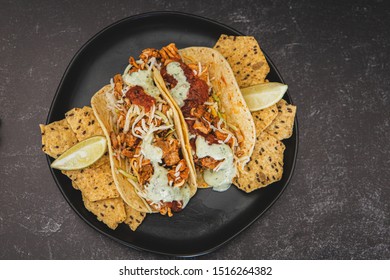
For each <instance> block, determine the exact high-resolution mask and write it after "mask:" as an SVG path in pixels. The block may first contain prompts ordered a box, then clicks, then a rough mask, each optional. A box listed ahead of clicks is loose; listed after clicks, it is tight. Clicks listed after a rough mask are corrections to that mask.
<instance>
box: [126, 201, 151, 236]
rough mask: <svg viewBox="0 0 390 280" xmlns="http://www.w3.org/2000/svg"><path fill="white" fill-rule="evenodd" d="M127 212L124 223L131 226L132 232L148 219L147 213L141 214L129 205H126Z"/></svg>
mask: <svg viewBox="0 0 390 280" xmlns="http://www.w3.org/2000/svg"><path fill="white" fill-rule="evenodd" d="M124 205H125V210H126V220H125V221H124V223H125V224H127V225H129V227H130V229H131V230H132V231H135V230H136V229H137V228H138V227H139V225H140V224H141V223H142V221H143V220H144V219H145V217H146V213H144V212H139V211H137V210H135V209H133V208H131V207H130V206H129V205H127V204H126V203H124Z"/></svg>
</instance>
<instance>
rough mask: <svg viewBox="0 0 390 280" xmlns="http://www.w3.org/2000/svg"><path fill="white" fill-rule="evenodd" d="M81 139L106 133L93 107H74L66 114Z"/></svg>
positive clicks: (67, 119)
mask: <svg viewBox="0 0 390 280" xmlns="http://www.w3.org/2000/svg"><path fill="white" fill-rule="evenodd" d="M65 117H66V121H67V122H68V123H69V125H70V127H71V128H72V130H73V132H74V133H75V134H76V137H77V139H78V140H79V141H82V140H84V139H87V138H89V137H92V136H96V135H104V134H103V130H102V129H101V127H100V125H99V123H98V121H97V120H96V118H95V115H94V114H93V110H92V108H91V107H88V106H84V107H83V108H74V109H72V110H70V111H68V112H67V113H66V114H65Z"/></svg>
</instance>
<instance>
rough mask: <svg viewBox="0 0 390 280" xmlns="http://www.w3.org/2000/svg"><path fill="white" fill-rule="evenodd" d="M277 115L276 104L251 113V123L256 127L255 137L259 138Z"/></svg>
mask: <svg viewBox="0 0 390 280" xmlns="http://www.w3.org/2000/svg"><path fill="white" fill-rule="evenodd" d="M277 115H278V108H277V107H276V104H274V105H272V106H270V107H268V108H265V109H263V110H259V111H256V112H252V117H253V121H254V122H255V127H256V135H257V136H259V135H260V134H261V133H262V132H263V131H264V130H265V129H266V128H267V127H268V126H269V125H270V124H271V123H272V121H273V120H274V119H275V118H276V116H277Z"/></svg>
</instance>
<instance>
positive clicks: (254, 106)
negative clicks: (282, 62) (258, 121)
mask: <svg viewBox="0 0 390 280" xmlns="http://www.w3.org/2000/svg"><path fill="white" fill-rule="evenodd" d="M287 88H288V86H287V85H285V84H281V83H264V84H259V85H254V86H251V87H247V88H242V89H241V93H242V95H243V96H244V99H245V102H246V104H247V105H248V107H249V110H251V111H252V112H253V111H258V110H261V109H265V108H267V107H269V106H272V105H274V104H275V103H276V102H278V101H279V100H280V99H282V97H283V95H284V94H285V93H286V91H287Z"/></svg>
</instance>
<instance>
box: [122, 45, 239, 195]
mask: <svg viewBox="0 0 390 280" xmlns="http://www.w3.org/2000/svg"><path fill="white" fill-rule="evenodd" d="M142 57H153V58H155V66H156V67H157V68H158V69H159V71H160V74H161V77H162V79H163V80H164V84H165V86H166V88H167V89H168V91H169V93H170V96H171V97H172V98H173V100H174V101H175V103H176V104H177V106H178V107H179V109H180V111H181V113H182V116H183V117H184V121H185V124H186V126H187V128H188V138H189V141H190V145H191V148H192V151H191V153H192V156H193V159H194V163H195V167H196V170H197V173H198V174H201V176H202V178H203V180H204V182H205V183H206V184H207V186H210V187H213V189H214V190H216V191H224V190H226V189H228V188H229V187H230V185H231V183H232V181H233V178H234V177H236V175H237V165H238V163H239V162H240V159H239V157H240V152H239V144H240V142H241V141H243V136H242V134H241V132H240V130H239V129H237V128H236V127H235V126H233V125H230V126H229V124H228V123H227V121H226V118H225V113H224V112H223V111H222V110H221V104H219V98H218V94H217V92H216V91H215V89H214V88H213V86H212V83H211V82H210V80H211V79H212V78H211V77H210V76H209V71H208V66H207V65H202V64H201V63H195V62H194V63H185V62H184V61H183V59H182V57H181V56H180V54H179V52H178V50H177V48H176V46H175V45H174V44H170V45H168V46H166V47H164V48H162V49H161V50H159V51H158V50H155V49H147V50H144V52H143V54H142V55H141V56H140V58H141V59H142ZM132 60H134V58H130V61H132Z"/></svg>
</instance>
